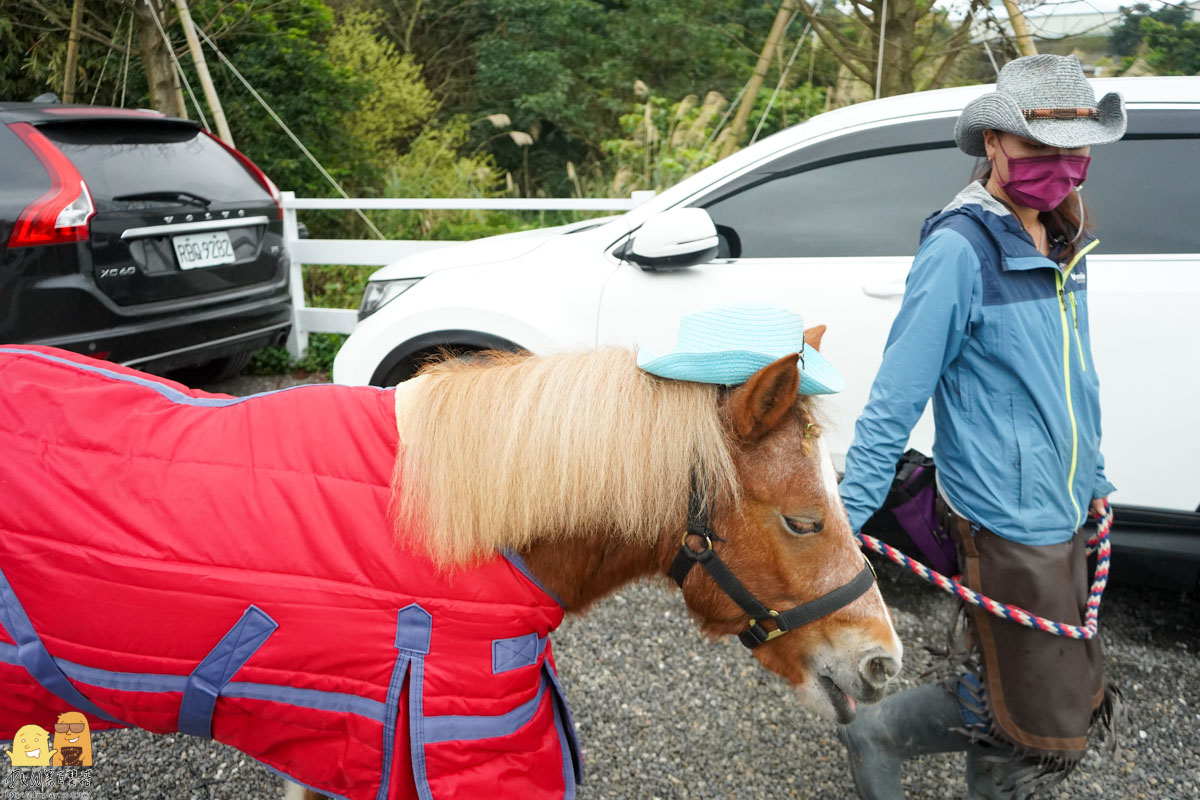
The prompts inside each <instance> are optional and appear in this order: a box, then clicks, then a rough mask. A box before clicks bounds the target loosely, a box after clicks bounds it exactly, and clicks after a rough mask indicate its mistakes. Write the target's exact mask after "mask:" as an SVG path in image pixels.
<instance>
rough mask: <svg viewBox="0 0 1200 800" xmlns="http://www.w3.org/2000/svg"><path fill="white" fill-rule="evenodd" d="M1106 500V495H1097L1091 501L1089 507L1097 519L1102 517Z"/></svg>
mask: <svg viewBox="0 0 1200 800" xmlns="http://www.w3.org/2000/svg"><path fill="white" fill-rule="evenodd" d="M1107 502H1108V498H1107V497H1097V498H1096V499H1095V500H1093V501H1092V505H1091V506H1090V508H1091V510H1092V513H1093V514H1094V515H1095V516H1096V518H1097V519H1104V504H1105V503H1107Z"/></svg>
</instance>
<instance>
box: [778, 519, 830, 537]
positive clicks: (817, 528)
mask: <svg viewBox="0 0 1200 800" xmlns="http://www.w3.org/2000/svg"><path fill="white" fill-rule="evenodd" d="M783 522H784V524H785V525H787V528H788V530H789V531H790V532H791V533H794V534H796V535H798V536H803V535H805V534H809V533H820V532H821V523H820V522H817V521H816V520H811V519H800V518H797V517H784V518H783Z"/></svg>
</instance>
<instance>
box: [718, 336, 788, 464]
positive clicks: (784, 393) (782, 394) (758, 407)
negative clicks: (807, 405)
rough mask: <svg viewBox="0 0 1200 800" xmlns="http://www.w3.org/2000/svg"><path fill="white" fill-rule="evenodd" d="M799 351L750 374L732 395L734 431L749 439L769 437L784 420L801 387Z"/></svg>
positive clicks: (743, 438) (747, 440)
mask: <svg viewBox="0 0 1200 800" xmlns="http://www.w3.org/2000/svg"><path fill="white" fill-rule="evenodd" d="M799 360H800V354H799V353H792V354H791V355H786V356H784V357H783V358H781V359H779V360H778V361H775V362H772V363H770V364H768V365H767V366H765V367H763V368H762V369H760V370H759V371H758V372H756V373H754V374H753V375H751V376H750V380H748V381H746V382H745V383H744V384H742V385H741V386H739V387H737V388H736V389H734V390H733V392H732V393H730V395H729V418H730V421H731V423H732V425H733V432H734V434H735V435H736V436H737V437H738V438H739V439H741V440H743V441H746V442H755V441H758V440H759V439H761V438H762V437H764V436H766V435H767V434H768V433H770V432H771V431H772V430H774V428H775V426H776V425H778V424H779V423H780V422H782V421H783V418H784V416H785V415H786V414H787V412H788V410H789V409H790V408H791V407H792V404H793V403H795V402H796V390H797V389H799V388H800V370H799V369H797V368H796V364H797V362H798V361H799Z"/></svg>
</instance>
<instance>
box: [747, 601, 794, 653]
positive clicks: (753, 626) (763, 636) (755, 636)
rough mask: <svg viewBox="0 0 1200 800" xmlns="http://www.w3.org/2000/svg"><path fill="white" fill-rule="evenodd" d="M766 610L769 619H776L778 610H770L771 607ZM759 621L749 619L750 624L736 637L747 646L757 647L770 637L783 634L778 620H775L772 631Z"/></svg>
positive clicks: (770, 638) (769, 639)
mask: <svg viewBox="0 0 1200 800" xmlns="http://www.w3.org/2000/svg"><path fill="white" fill-rule="evenodd" d="M767 611H768V613H770V615H771V619H775V620H778V618H779V612H778V611H772V610H771V609H767ZM759 622H760V620H757V619H752V620H750V624H749V625H747V626H746V630H744V631H742V632H741V633H740V634H738V638H739V639H741V640H742V644H745V645H746V646H747V647H757V646H758V645H760V644H765V643H767V642H769V641H771V640H772V639H777V638H779V637H780V636H783V634H784V633H785V631H782V630H780V628H779V623H778V621H776V623H775V630H773V631H769V630H767V629H766V628H764V627H763V626H762V625H760V624H759ZM746 639H749V640H750V642H753V644H751V643H750V642H747V641H746Z"/></svg>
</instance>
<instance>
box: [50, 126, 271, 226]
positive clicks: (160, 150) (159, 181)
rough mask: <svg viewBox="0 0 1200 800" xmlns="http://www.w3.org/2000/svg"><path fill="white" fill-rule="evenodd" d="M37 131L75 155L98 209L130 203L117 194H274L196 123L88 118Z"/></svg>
mask: <svg viewBox="0 0 1200 800" xmlns="http://www.w3.org/2000/svg"><path fill="white" fill-rule="evenodd" d="M38 130H39V131H41V132H42V133H44V134H45V135H46V136H47V137H49V138H50V139H51V140H52V141H53V142H54V143H55V145H56V146H57V147H58V149H59V150H61V151H62V152H63V154H64V155H66V156H67V158H69V159H71V162H72V163H73V164H74V165H75V166H76V168H77V169H78V170H79V172H80V174H81V175H83V179H84V180H85V181H87V185H88V189H90V190H91V192H92V199H93V200H94V201H95V203H96V208H97V210H99V211H103V210H110V209H114V208H130V207H131V203H130V202H124V201H123V202H114V201H113V200H112V198H114V197H120V196H122V195H130V194H139V193H140V194H145V193H150V192H188V193H191V194H194V195H199V196H200V197H203V198H207V199H209V200H213V201H217V202H235V203H237V202H262V201H268V202H269V201H270V199H271V198H270V195H268V194H267V191H266V189H264V188H263V187H262V186H261V185H260V184H259V183H258V181H257V180H255V178H254V177H253V176H252V175H251V174H250V173H249V172H247V171H246V168H245V167H243V166H242V165H241V164H239V163H238V161H237V160H236V159H235V158H234V157H233V156H232V155H230V154H229V153H228V152H227V151H226V150H225V149H224V148H223V147H221V145H219V144H217V143H216V142H214V141H213V140H212V139H210V138H209V137H207V136H205V135H204V134H202V133H201V132H200V131H199V130H198V129H197V128H196V127H194V126H192V125H180V124H171V123H161V122H154V123H145V122H141V123H133V122H130V121H124V120H123V121H119V122H103V121H89V122H88V123H87V124H86V125H80V124H75V123H63V124H55V125H41V126H39V127H38ZM135 205H136V204H135Z"/></svg>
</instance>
